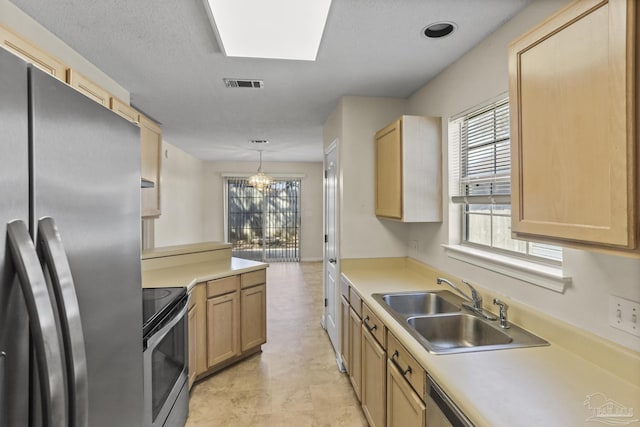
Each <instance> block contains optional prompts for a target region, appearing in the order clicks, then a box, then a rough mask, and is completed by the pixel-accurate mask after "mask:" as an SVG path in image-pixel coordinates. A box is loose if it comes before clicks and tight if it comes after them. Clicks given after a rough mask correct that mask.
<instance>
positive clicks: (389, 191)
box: [376, 120, 402, 219]
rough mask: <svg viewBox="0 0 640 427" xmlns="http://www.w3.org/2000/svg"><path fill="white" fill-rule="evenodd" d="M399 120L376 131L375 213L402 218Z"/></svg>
mask: <svg viewBox="0 0 640 427" xmlns="http://www.w3.org/2000/svg"><path fill="white" fill-rule="evenodd" d="M401 123H402V122H401V121H400V120H396V121H395V122H393V123H391V124H390V125H389V126H387V127H385V128H384V129H382V130H380V131H378V133H376V215H378V216H384V217H388V218H396V219H401V218H402V138H401V136H402V135H401V132H402V131H401Z"/></svg>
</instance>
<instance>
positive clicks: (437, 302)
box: [373, 291, 549, 354]
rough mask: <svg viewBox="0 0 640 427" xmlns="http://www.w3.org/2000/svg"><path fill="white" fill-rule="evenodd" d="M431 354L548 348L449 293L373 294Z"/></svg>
mask: <svg viewBox="0 0 640 427" xmlns="http://www.w3.org/2000/svg"><path fill="white" fill-rule="evenodd" d="M373 298H374V299H375V300H376V301H377V302H379V303H380V305H381V306H382V307H383V308H384V309H385V310H387V311H388V312H389V314H391V315H392V316H393V317H394V318H395V319H396V320H398V322H399V323H400V324H401V325H402V326H403V327H404V328H405V329H406V330H407V332H409V333H410V334H411V335H412V336H413V337H414V338H415V339H416V340H417V341H418V342H419V343H420V344H422V346H423V347H424V348H425V349H427V351H429V352H430V353H434V354H450V353H466V352H473V351H488V350H499V349H507V348H517V347H534V346H543V345H548V344H549V343H548V342H547V341H545V340H543V339H541V338H540V337H538V336H536V335H533V334H532V333H530V332H528V331H526V330H524V329H522V328H520V327H519V326H517V325H515V324H513V323H510V324H509V325H510V327H509V329H503V328H500V327H499V326H498V321H491V320H487V319H484V318H482V317H480V316H479V315H478V314H476V313H474V312H472V311H470V310H467V309H466V308H463V307H462V303H463V302H464V300H463V299H462V298H460V297H458V296H457V295H455V294H453V293H451V292H448V291H436V292H398V293H384V294H373Z"/></svg>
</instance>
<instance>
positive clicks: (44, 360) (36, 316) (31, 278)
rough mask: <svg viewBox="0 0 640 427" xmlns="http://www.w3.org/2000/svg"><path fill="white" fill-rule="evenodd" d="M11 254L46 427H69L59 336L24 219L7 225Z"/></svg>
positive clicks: (51, 305) (42, 274)
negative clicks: (26, 314) (31, 338)
mask: <svg viewBox="0 0 640 427" xmlns="http://www.w3.org/2000/svg"><path fill="white" fill-rule="evenodd" d="M7 237H8V242H9V251H10V253H11V257H12V259H13V264H14V267H15V270H16V273H17V275H18V278H19V279H20V286H21V288H22V293H23V295H24V299H25V305H26V306H27V311H28V313H29V324H30V328H31V334H32V336H33V345H34V347H35V354H36V358H37V365H38V368H37V369H38V375H39V378H40V397H41V399H42V415H43V425H44V426H45V427H66V426H68V422H67V395H66V393H65V388H66V387H65V378H64V374H63V373H64V367H63V362H62V359H63V356H62V349H61V347H60V335H59V331H58V328H57V326H56V319H55V314H54V310H53V302H52V301H51V297H50V295H49V290H48V288H47V282H46V280H45V278H44V273H43V272H42V268H41V266H40V260H39V259H38V255H37V253H36V250H35V247H34V246H33V242H32V241H31V236H30V235H29V231H28V230H27V226H26V225H25V223H24V222H23V221H21V220H15V221H11V222H9V223H8V224H7Z"/></svg>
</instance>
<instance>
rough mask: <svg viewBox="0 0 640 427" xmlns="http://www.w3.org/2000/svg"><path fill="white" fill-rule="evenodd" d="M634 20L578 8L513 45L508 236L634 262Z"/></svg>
mask: <svg viewBox="0 0 640 427" xmlns="http://www.w3.org/2000/svg"><path fill="white" fill-rule="evenodd" d="M639 14H640V12H639V11H638V4H637V2H636V0H609V1H602V0H580V1H576V2H574V3H571V4H570V5H569V6H567V7H566V8H564V9H562V10H560V11H559V12H558V13H556V14H555V15H553V16H551V17H550V18H549V19H547V20H546V21H544V22H542V23H541V24H540V25H538V26H537V27H535V28H534V29H532V30H531V31H530V32H528V33H527V34H525V35H523V36H522V37H520V38H519V39H517V40H516V41H514V42H513V43H512V44H511V46H510V51H509V76H510V85H509V97H510V107H511V141H512V151H511V152H512V190H511V192H512V199H511V201H512V209H513V211H512V231H513V234H514V237H518V238H524V239H529V240H539V241H547V242H553V243H556V244H561V245H566V246H573V247H578V248H582V249H591V250H602V251H606V252H614V253H618V254H626V255H630V256H634V257H639V256H640V250H639V249H638V241H639V226H638V221H639V219H638V215H639V213H640V209H639V207H638V203H639V201H638V199H639V195H638V191H639V190H640V188H639V187H640V184H639V181H638V180H639V172H638V165H639V164H640V161H639V158H638V157H639V150H638V122H639V121H640V108H638V98H639V94H638V90H639V88H638V86H639V85H638V68H640V65H639V62H640V59H639V55H638V37H639V35H638V20H639V18H638V15H639Z"/></svg>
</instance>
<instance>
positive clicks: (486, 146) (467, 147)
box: [452, 99, 511, 204]
mask: <svg viewBox="0 0 640 427" xmlns="http://www.w3.org/2000/svg"><path fill="white" fill-rule="evenodd" d="M452 124H453V126H454V128H455V127H457V128H458V132H459V137H458V138H459V141H460V143H459V144H458V149H459V154H458V156H459V157H458V159H459V169H458V170H459V176H458V179H457V181H458V188H457V189H453V190H454V191H455V193H452V195H453V197H452V200H453V202H454V203H473V204H510V203H511V140H510V138H509V102H508V99H504V100H501V101H498V102H496V103H493V104H490V105H488V106H486V107H484V108H482V109H481V110H478V111H474V112H473V113H470V114H469V115H466V116H464V117H461V118H460V119H457V120H455V121H454V122H453V123H452Z"/></svg>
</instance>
